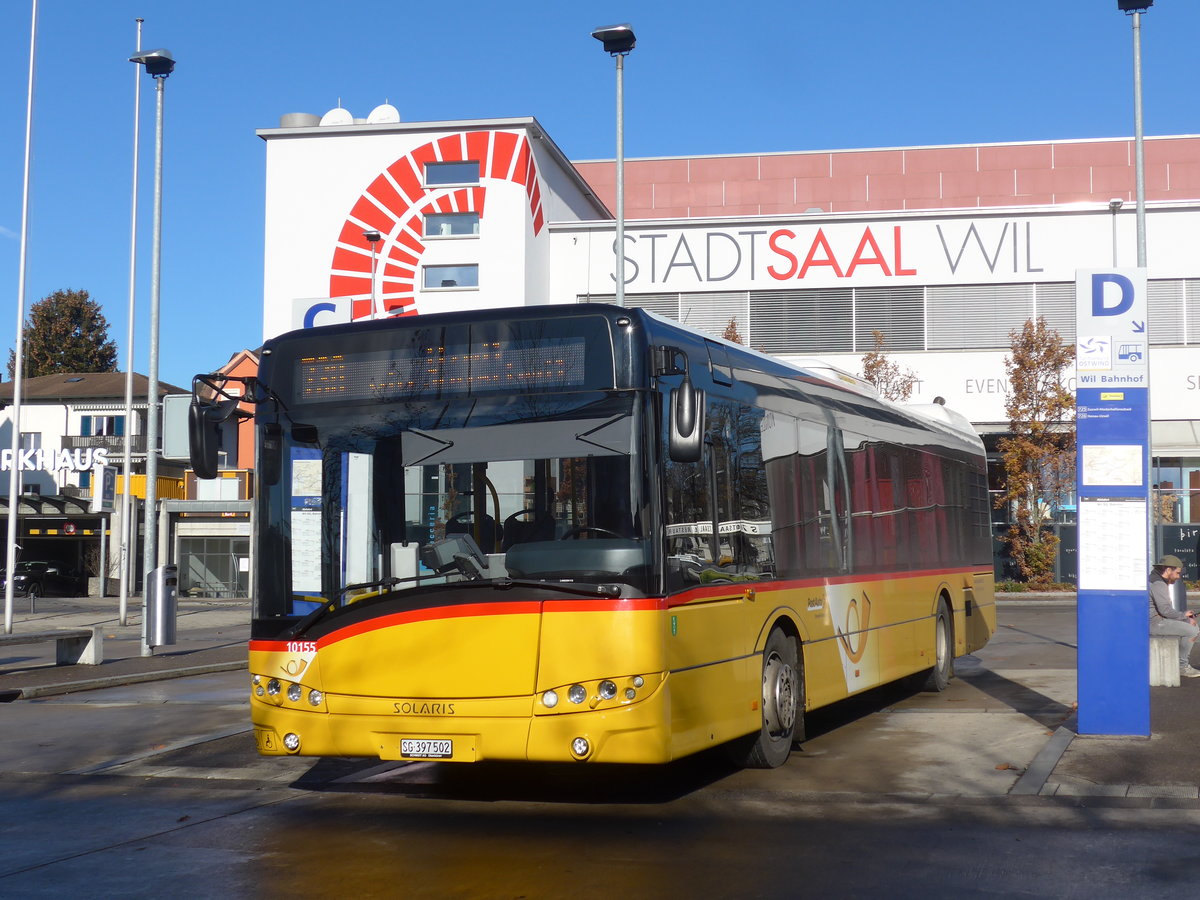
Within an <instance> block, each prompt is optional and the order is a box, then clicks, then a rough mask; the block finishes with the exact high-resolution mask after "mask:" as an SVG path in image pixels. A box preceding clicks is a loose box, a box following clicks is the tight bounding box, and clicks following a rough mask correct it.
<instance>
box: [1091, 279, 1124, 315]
mask: <svg viewBox="0 0 1200 900" xmlns="http://www.w3.org/2000/svg"><path fill="white" fill-rule="evenodd" d="M1106 284H1112V285H1115V286H1116V287H1117V288H1118V289H1119V290H1120V292H1121V295H1120V301H1119V302H1118V303H1117V304H1116V305H1108V304H1106V303H1105V302H1104V286H1105V285H1106ZM1133 297H1134V294H1133V282H1132V281H1130V280H1129V279H1128V278H1126V277H1125V276H1124V275H1118V274H1116V273H1115V272H1093V273H1092V315H1093V316H1119V315H1121V313H1125V312H1129V310H1130V309H1131V308H1132V307H1133Z"/></svg>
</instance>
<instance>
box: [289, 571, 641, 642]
mask: <svg viewBox="0 0 1200 900" xmlns="http://www.w3.org/2000/svg"><path fill="white" fill-rule="evenodd" d="M428 580H429V576H428V575H426V576H417V577H415V578H380V579H378V580H377V581H363V582H360V583H358V584H348V585H346V586H345V587H344V588H342V589H341V590H339V591H338V595H337V598H335V599H333V600H325V601H323V602H322V603H321V605H320V606H318V607H317V608H316V609H314V610H313V611H312V612H310V613H308V614H307V615H306V616H305V617H304V618H303V619H301V620H300V621H299V622H297V623H296V624H295V625H293V626H292V627H291V628H289V629H287V630H286V631H285V632H284V633H283V638H284V640H290V639H292V638H297V637H299V636H300V635H302V634H304V632H306V631H308V630H309V629H310V628H312V627H313V626H314V625H316V624H317V622H319V621H321V620H322V619H323V618H325V617H326V616H327V615H329V614H330V613H332V612H333V611H334V610H337V609H342V608H343V607H342V606H341V604H340V603H339V602H338V601H340V600H341V598H342V597H343V596H345V594H347V593H348V592H349V591H357V590H362V589H363V588H373V587H381V588H385V589H387V590H389V591H390V590H391V589H392V588H394V587H395V586H396V585H398V584H404V583H405V582H411V581H428ZM443 584H445V583H443ZM449 584H450V585H453V586H455V587H467V586H470V587H490V588H492V589H494V590H497V591H507V590H511V589H512V588H515V587H527V588H539V589H541V590H544V591H560V592H562V593H564V594H576V595H578V596H580V597H620V596H621V587H620V585H616V584H597V585H594V586H592V587H576V586H575V585H573V584H564V583H562V582H560V581H532V580H530V579H525V578H507V577H506V578H481V579H473V580H472V579H468V580H465V581H452V582H449Z"/></svg>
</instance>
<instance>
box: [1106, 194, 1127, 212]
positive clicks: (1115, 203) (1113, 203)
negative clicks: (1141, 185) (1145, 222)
mask: <svg viewBox="0 0 1200 900" xmlns="http://www.w3.org/2000/svg"><path fill="white" fill-rule="evenodd" d="M1124 205H1125V201H1124V200H1122V199H1121V198H1120V197H1113V198H1112V199H1111V200H1109V201H1108V208H1109V210H1110V211H1112V212H1116V211H1117V210H1118V209H1120V208H1121V207H1122V206H1124Z"/></svg>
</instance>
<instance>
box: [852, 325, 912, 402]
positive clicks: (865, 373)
mask: <svg viewBox="0 0 1200 900" xmlns="http://www.w3.org/2000/svg"><path fill="white" fill-rule="evenodd" d="M871 334H872V335H873V336H874V338H875V349H874V350H872V351H871V352H869V353H865V354H863V361H862V377H863V378H864V379H865V380H866V381H869V382H871V384H873V385H875V389H876V390H877V391H879V396H881V397H883V398H884V399H885V400H895V401H898V402H903V401H905V400H907V399H908V398H909V397H911V396H912V392H913V388H914V387H915V386H916V384H917V375H916V373H915V372H914V371H913V370H912V369H901V368H900V365H899V364H898V363H896V362H895V361H893V360H892V359H890V358H889V357H888V354H887V351H886V350H885V349H884V348H883V345H884V342H885V341H884V337H883V332H882V331H880V330H879V329H875V330H874V331H872V332H871Z"/></svg>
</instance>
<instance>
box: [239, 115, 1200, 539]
mask: <svg viewBox="0 0 1200 900" xmlns="http://www.w3.org/2000/svg"><path fill="white" fill-rule="evenodd" d="M387 109H388V110H390V107H389V108H387ZM390 111H391V113H394V110H390ZM341 112H342V113H344V111H341ZM371 118H372V120H374V121H368V122H365V123H357V124H356V123H355V122H354V121H353V120H351V119H350V118H349V115H348V114H345V115H327V116H326V117H325V119H323V120H318V119H317V117H315V116H302V115H290V116H285V117H284V123H285V124H286V125H288V126H289V127H281V128H276V129H266V130H262V131H260V132H259V135H260V136H261V137H262V138H264V140H265V141H266V144H267V193H266V230H267V241H266V246H267V252H266V267H265V284H264V336H265V337H270V336H272V335H275V334H279V333H282V332H284V331H287V330H290V329H292V328H298V327H310V326H312V325H314V324H322V323H326V322H334V321H349V320H353V319H364V320H366V319H370V318H372V317H378V316H386V315H398V314H411V313H426V312H436V311H443V310H450V309H464V308H496V307H504V306H512V305H524V304H547V303H574V302H577V301H581V300H588V299H590V300H601V301H603V300H609V299H611V298H612V297H613V293H614V291H613V286H614V279H613V271H614V266H613V241H614V223H613V219H612V216H611V214H610V213H609V211H608V205H607V203H606V200H607V198H609V197H611V195H612V193H613V164H612V163H611V161H599V162H585V163H579V164H572V163H571V162H569V161H568V160H567V159H566V157H565V156H564V155H563V153H562V152H561V151H560V150H559V149H558V148H557V147H556V146H555V144H554V143H553V142H552V141H551V140H550V138H549V137H548V136H547V135H546V134H545V132H544V130H543V129H542V128H541V126H540V125H539V124H538V123H537V121H536V120H534V119H532V118H524V119H500V120H480V121H468V122H435V123H400V122H399V121H398V116H394V115H391V114H388V115H382V116H380V115H376V114H372V117H371ZM322 123H323V124H322ZM1146 159H1147V170H1146V171H1147V174H1146V184H1147V197H1148V200H1149V203H1148V207H1147V208H1148V212H1147V217H1146V221H1147V246H1148V248H1149V251H1148V274H1149V306H1150V323H1149V328H1148V339H1147V344H1148V354H1149V360H1150V368H1151V379H1152V380H1151V395H1150V396H1151V399H1150V403H1151V417H1152V419H1153V424H1152V435H1151V437H1152V445H1153V450H1152V452H1153V455H1154V468H1155V471H1154V473H1153V479H1154V482H1155V485H1156V489H1157V490H1158V493H1159V496H1158V500H1159V501H1160V502H1159V503H1157V504H1156V506H1159V507H1161V508H1164V509H1166V510H1167V516H1166V519H1165V521H1166V522H1167V523H1168V526H1167V528H1166V532H1165V535H1164V543H1163V545H1162V546H1163V547H1164V549H1169V550H1170V551H1171V552H1175V553H1177V554H1178V555H1180V556H1183V557H1184V558H1185V559H1186V558H1191V559H1193V560H1194V559H1195V557H1196V546H1195V541H1196V534H1197V533H1200V527H1198V526H1196V525H1192V524H1191V523H1200V428H1198V423H1200V357H1198V356H1197V354H1196V352H1195V348H1196V345H1197V344H1198V343H1200V257H1198V256H1197V254H1196V253H1195V249H1194V248H1195V247H1196V245H1197V243H1198V241H1200V138H1197V137H1194V136H1179V137H1163V138H1153V139H1149V140H1148V141H1147V151H1146ZM1133 185H1134V177H1133V147H1132V141H1131V140H1130V139H1111V140H1096V141H1069V142H1041V143H1027V144H997V145H979V146H974V145H972V146H958V147H914V148H885V149H879V150H862V151H822V152H808V153H790V154H788V153H782V154H745V155H737V156H726V157H676V158H671V159H649V160H630V161H628V162H627V164H626V198H627V199H626V213H627V224H626V229H625V255H626V259H627V262H626V281H627V283H626V302H627V303H628V304H629V305H636V306H644V307H647V308H650V309H653V310H654V311H656V312H659V313H662V314H664V315H667V316H671V317H673V318H678V319H680V320H682V321H684V322H686V323H688V324H690V325H693V326H695V327H698V328H702V329H706V330H709V331H712V332H714V333H716V334H720V333H722V332H723V331H724V329H725V327H726V325H727V324H728V323H729V321H730V320H731V319H733V320H735V321H736V323H737V326H738V330H739V332H740V334H741V335H742V337H743V339H744V340H745V342H746V343H748V344H749V345H751V346H754V347H756V348H759V349H762V350H766V351H767V352H770V353H773V354H777V355H780V356H783V357H788V356H796V357H801V356H804V357H811V356H820V357H824V358H826V359H828V360H829V361H831V362H833V363H834V364H836V365H838V366H840V367H842V368H845V369H848V370H851V371H858V370H859V366H860V360H861V356H862V354H863V353H864V352H866V351H868V350H870V349H871V348H872V346H873V338H872V333H873V331H874V330H876V329H877V330H879V331H882V332H883V333H884V335H885V336H886V340H887V344H886V346H887V348H888V349H889V350H890V351H891V353H892V358H893V359H894V360H895V361H896V362H898V363H899V364H900V365H901V366H903V367H905V368H908V369H911V370H912V371H913V372H915V373H916V375H917V376H918V378H919V381H918V383H917V386H916V392H915V394H914V397H913V400H914V401H916V402H930V401H932V400H933V399H934V398H935V397H942V398H944V399H945V401H946V402H947V404H948V405H950V406H952V407H954V408H956V409H958V410H959V411H960V412H962V413H964V414H965V415H967V416H968V417H969V418H970V419H971V420H972V422H974V423H975V425H976V427H977V429H978V430H979V431H980V432H981V434H984V435H985V439H986V440H989V441H991V440H992V438H990V437H988V436H990V435H996V434H999V433H1002V432H1003V431H1004V430H1005V429H1006V416H1005V413H1004V400H1005V398H1006V396H1007V393H1008V387H1009V386H1008V379H1007V377H1006V374H1005V370H1004V358H1005V355H1006V353H1007V351H1008V348H1009V346H1010V337H1009V335H1010V332H1012V331H1014V330H1019V329H1020V328H1021V327H1022V326H1023V325H1024V323H1025V321H1026V320H1028V319H1030V318H1033V317H1036V316H1043V317H1045V319H1046V321H1047V322H1048V323H1049V324H1050V325H1051V326H1053V327H1054V328H1056V329H1057V330H1058V331H1059V332H1060V333H1061V334H1062V336H1063V337H1064V338H1065V339H1066V340H1068V341H1073V340H1074V314H1075V313H1074V310H1075V299H1074V281H1075V272H1076V270H1077V269H1087V268H1102V267H1107V266H1112V265H1114V264H1120V265H1123V266H1131V265H1133V264H1134V262H1135V258H1134V257H1135V253H1134V214H1133V199H1134V198H1133V193H1132V192H1133ZM1064 518H1067V519H1069V518H1070V510H1069V508H1068V509H1067V510H1065V511H1064Z"/></svg>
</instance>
